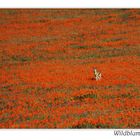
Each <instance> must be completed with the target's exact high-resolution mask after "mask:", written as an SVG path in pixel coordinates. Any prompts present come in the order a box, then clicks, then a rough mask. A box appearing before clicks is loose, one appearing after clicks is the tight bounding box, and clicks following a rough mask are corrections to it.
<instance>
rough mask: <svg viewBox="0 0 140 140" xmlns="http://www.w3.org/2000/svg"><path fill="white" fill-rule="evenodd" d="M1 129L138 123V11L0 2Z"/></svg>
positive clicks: (124, 126) (139, 89)
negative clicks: (13, 6) (2, 6)
mask: <svg viewBox="0 0 140 140" xmlns="http://www.w3.org/2000/svg"><path fill="white" fill-rule="evenodd" d="M93 68H97V69H98V70H99V71H100V72H101V73H102V78H101V80H99V81H96V80H95V77H94V73H93ZM0 128H140V10H139V9H47V10H46V9H0Z"/></svg>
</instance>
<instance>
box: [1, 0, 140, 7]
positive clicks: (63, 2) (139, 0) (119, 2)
mask: <svg viewBox="0 0 140 140" xmlns="http://www.w3.org/2000/svg"><path fill="white" fill-rule="evenodd" d="M0 8H140V0H0Z"/></svg>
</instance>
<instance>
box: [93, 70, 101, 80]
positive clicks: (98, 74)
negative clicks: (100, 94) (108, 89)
mask: <svg viewBox="0 0 140 140" xmlns="http://www.w3.org/2000/svg"><path fill="white" fill-rule="evenodd" d="M94 76H95V79H96V81H98V80H100V79H101V77H102V74H101V73H100V72H98V71H97V69H95V68H94Z"/></svg>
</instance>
